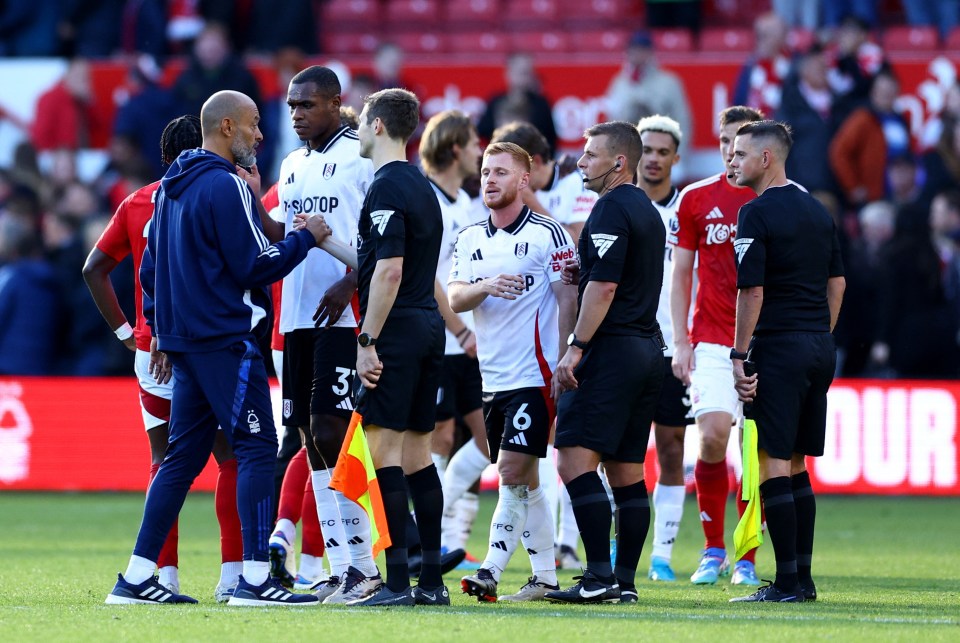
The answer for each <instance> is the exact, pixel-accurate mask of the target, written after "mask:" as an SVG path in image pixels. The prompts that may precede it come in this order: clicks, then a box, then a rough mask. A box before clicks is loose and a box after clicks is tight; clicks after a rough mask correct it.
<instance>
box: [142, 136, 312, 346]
mask: <svg viewBox="0 0 960 643" xmlns="http://www.w3.org/2000/svg"><path fill="white" fill-rule="evenodd" d="M255 198H256V197H255V196H254V194H253V191H252V190H251V189H250V187H249V186H248V185H247V184H246V182H245V181H244V180H243V179H241V178H240V177H239V176H237V173H236V171H235V169H234V166H233V165H232V164H231V163H229V162H228V161H227V160H226V159H224V158H222V157H220V156H218V155H217V154H214V153H213V152H210V151H208V150H203V149H196V150H188V151H186V152H183V153H182V154H180V156H179V157H178V158H177V160H176V161H174V163H173V165H171V166H170V169H169V170H167V173H166V175H165V176H164V177H163V180H162V181H161V182H160V189H159V190H158V191H157V196H156V203H155V205H154V215H153V220H152V222H151V224H150V232H149V235H148V239H147V249H146V250H145V251H144V253H143V262H142V264H141V267H140V281H141V284H142V285H143V295H144V297H143V312H144V316H145V317H146V319H147V323H148V324H150V327H151V329H152V332H153V335H154V336H156V337H157V340H158V348H159V349H160V350H163V351H173V352H202V351H212V350H219V349H222V348H226V347H227V346H229V345H231V344H233V343H235V342H237V341H241V340H244V339H249V338H251V337H254V336H261V335H262V334H263V333H264V332H266V330H267V328H266V326H267V324H266V321H265V320H266V319H267V318H268V317H269V312H270V294H269V290H268V287H269V285H270V284H272V283H273V282H275V281H278V280H280V279H282V278H283V277H284V276H285V275H286V274H287V273H288V272H290V271H291V270H293V268H294V266H296V265H297V264H298V263H300V262H301V261H303V259H304V258H305V257H306V256H307V252H308V251H309V250H310V249H311V248H313V247H314V246H315V245H316V244H315V242H314V238H313V235H312V234H311V233H310V232H309V231H307V230H300V231H297V232H291V233H290V234H288V235H287V237H286V238H285V239H284V240H283V241H280V242H277V243H275V244H273V245H271V244H270V243H269V241H267V238H266V236H264V234H263V228H262V226H261V225H260V216H259V214H258V212H257V207H256V204H255V201H254V199H255Z"/></svg>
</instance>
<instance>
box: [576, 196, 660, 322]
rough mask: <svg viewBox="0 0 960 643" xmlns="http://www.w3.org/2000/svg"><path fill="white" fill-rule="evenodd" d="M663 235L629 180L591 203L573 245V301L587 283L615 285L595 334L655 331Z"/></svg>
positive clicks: (650, 208)
mask: <svg viewBox="0 0 960 643" xmlns="http://www.w3.org/2000/svg"><path fill="white" fill-rule="evenodd" d="M666 236H667V233H666V230H665V229H664V227H663V221H662V220H661V218H660V213H659V212H657V209H656V208H655V207H654V206H653V204H652V203H650V199H649V198H647V195H646V194H645V193H644V192H643V190H641V189H640V188H638V187H636V186H635V185H630V184H623V185H618V186H617V187H615V188H614V189H613V190H611V191H610V192H607V193H606V194H604V195H603V196H602V197H600V199H599V200H597V202H596V204H594V206H593V211H592V212H591V213H590V217H589V218H588V219H587V222H586V224H585V225H584V226H583V232H582V233H581V234H580V243H579V246H578V250H579V252H580V292H579V295H578V304H579V305H581V306H582V305H583V291H584V289H585V288H586V287H587V284H588V283H589V282H591V281H608V282H613V283H616V284H618V286H617V291H616V294H615V295H614V297H613V302H612V303H611V305H610V310H609V312H607V316H606V317H605V318H604V320H603V322H602V323H601V324H600V328H598V329H597V333H598V334H608V335H652V334H654V333H656V332H657V331H658V330H659V326H658V324H657V305H658V303H659V301H660V287H661V286H662V285H663V249H664V246H665V243H666Z"/></svg>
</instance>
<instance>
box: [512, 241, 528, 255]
mask: <svg viewBox="0 0 960 643" xmlns="http://www.w3.org/2000/svg"><path fill="white" fill-rule="evenodd" d="M513 254H515V255H517V259H523V258H524V257H526V256H527V242H526V241H523V242H521V243H518V244H517V245H515V246H514V247H513Z"/></svg>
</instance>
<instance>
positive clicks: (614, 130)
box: [583, 121, 643, 173]
mask: <svg viewBox="0 0 960 643" xmlns="http://www.w3.org/2000/svg"><path fill="white" fill-rule="evenodd" d="M583 136H584V138H592V137H594V136H606V137H607V148H608V149H609V150H610V151H611V152H613V153H614V155H618V154H623V155H624V156H626V157H627V168H628V170H629V171H630V172H631V173H632V172H633V168H636V167H637V163H639V162H640V156H641V154H642V153H643V140H642V139H641V138H640V132H639V131H638V130H637V126H636V125H634V124H633V123H628V122H626V121H608V122H606V123H598V124H596V125H594V126H593V127H590V128H588V129H587V131H585V132H584V133H583Z"/></svg>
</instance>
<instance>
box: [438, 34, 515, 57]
mask: <svg viewBox="0 0 960 643" xmlns="http://www.w3.org/2000/svg"><path fill="white" fill-rule="evenodd" d="M508 45H509V40H508V39H507V37H506V36H505V35H503V34H502V33H499V32H496V31H464V32H462V33H452V34H450V35H449V38H448V40H447V46H448V47H449V49H450V51H452V52H454V53H460V54H474V53H477V54H489V53H496V54H507V53H509V51H508Z"/></svg>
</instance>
